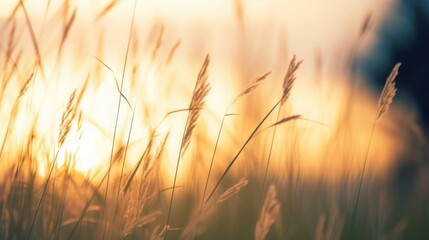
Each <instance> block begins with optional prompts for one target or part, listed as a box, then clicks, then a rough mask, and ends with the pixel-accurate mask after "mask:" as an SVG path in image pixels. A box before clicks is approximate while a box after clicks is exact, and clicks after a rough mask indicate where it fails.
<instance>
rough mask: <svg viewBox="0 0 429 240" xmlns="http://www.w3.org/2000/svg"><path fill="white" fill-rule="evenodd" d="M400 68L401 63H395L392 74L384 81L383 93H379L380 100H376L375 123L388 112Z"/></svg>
mask: <svg viewBox="0 0 429 240" xmlns="http://www.w3.org/2000/svg"><path fill="white" fill-rule="evenodd" d="M400 66H401V63H397V64H396V65H395V66H394V67H393V70H392V72H391V73H390V75H389V77H388V78H387V80H386V83H385V85H384V88H383V91H382V92H381V95H380V98H379V100H378V110H377V121H378V120H380V119H381V118H382V117H383V115H384V114H385V113H386V112H387V110H389V106H390V104H391V103H392V100H393V97H395V94H396V86H395V78H396V76H397V75H398V72H399V67H400Z"/></svg>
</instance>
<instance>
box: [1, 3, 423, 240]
mask: <svg viewBox="0 0 429 240" xmlns="http://www.w3.org/2000/svg"><path fill="white" fill-rule="evenodd" d="M139 4H141V3H140V2H139V1H134V2H133V4H131V5H126V3H125V2H122V1H116V0H112V1H109V2H106V3H105V4H103V5H101V6H99V7H100V8H99V9H93V10H92V11H93V12H91V14H90V15H85V16H86V18H89V19H85V18H83V17H82V16H84V15H81V14H82V13H81V11H80V9H79V8H75V7H74V5H73V3H72V1H64V2H62V3H61V4H59V5H55V4H54V2H52V3H51V1H47V2H46V8H45V9H44V10H43V11H45V14H44V15H43V21H38V20H37V19H36V18H35V17H34V18H33V16H32V13H33V12H32V11H29V10H31V9H28V8H27V4H26V2H25V1H21V0H20V1H17V3H16V5H15V7H14V8H13V9H11V12H10V13H9V14H8V16H9V18H8V19H7V20H5V21H2V22H1V25H0V30H1V32H2V33H5V34H4V36H1V37H0V66H1V69H0V71H1V72H2V74H1V75H0V81H1V84H0V86H1V89H0V94H1V95H0V120H1V123H3V124H1V126H0V144H1V149H0V174H1V176H2V178H1V179H0V239H152V240H155V239H257V240H262V239H320V240H322V239H425V238H427V237H428V236H429V233H428V232H427V228H426V227H425V226H426V225H425V224H427V222H428V221H429V220H428V219H429V214H427V208H428V206H427V205H428V204H427V196H426V195H425V194H426V192H425V191H423V190H422V191H420V192H419V191H416V192H413V194H414V195H412V196H411V197H412V198H413V199H414V200H413V201H411V203H410V204H409V205H406V206H404V209H406V211H404V212H397V211H396V209H395V208H394V207H393V206H396V204H397V199H395V197H394V195H393V194H392V193H391V192H392V191H394V190H395V189H396V188H395V186H394V185H393V186H392V185H389V184H390V181H389V176H390V174H391V172H392V171H394V169H393V170H392V169H391V167H390V166H389V165H394V161H395V160H396V159H395V157H394V156H392V155H394V154H407V153H413V151H414V149H408V148H405V149H402V150H399V148H400V147H398V149H395V147H397V146H402V144H403V142H402V139H401V137H403V136H406V137H408V135H407V134H405V133H404V132H405V131H406V130H403V129H404V128H405V127H406V126H404V124H406V123H408V122H406V121H405V120H404V119H403V118H401V117H399V118H397V117H396V115H395V114H394V113H397V112H400V113H401V114H405V113H407V111H406V110H404V109H402V108H401V107H400V105H399V104H398V105H396V102H393V97H394V95H395V93H396V87H395V77H396V75H397V74H398V69H399V64H398V65H396V66H395V67H394V69H393V71H392V73H391V75H390V76H389V77H388V79H387V81H386V85H385V87H384V89H383V90H382V93H381V96H380V97H377V96H376V95H372V94H371V91H370V90H369V89H368V88H363V89H364V90H362V89H360V90H359V89H357V87H359V84H358V83H356V82H354V85H353V89H350V88H349V87H350V86H349V85H346V86H342V87H341V88H340V90H341V93H342V94H344V96H342V97H340V98H335V97H336V95H335V93H334V90H332V91H331V92H330V94H331V95H330V96H329V97H327V98H321V99H317V96H319V95H317V94H315V92H314V91H313V89H308V90H306V91H304V92H301V90H302V86H303V85H302V83H303V82H305V81H307V80H309V79H307V74H306V72H305V71H308V69H307V68H305V65H306V64H302V63H303V61H302V60H297V58H296V57H295V56H292V57H290V58H289V57H284V58H285V59H287V60H285V61H284V62H283V61H282V62H280V63H278V64H277V63H276V64H273V66H272V68H271V69H264V71H262V72H265V74H262V75H258V72H259V73H260V68H259V67H255V69H253V68H246V67H245V68H243V66H246V64H249V65H250V63H251V60H249V59H248V57H247V58H246V57H245V56H246V53H247V52H246V51H247V50H248V48H247V46H246V44H243V45H242V46H240V49H238V50H239V51H238V52H240V53H243V56H244V57H242V58H239V61H238V62H237V64H236V65H234V66H229V67H230V68H231V69H234V70H235V71H236V72H241V73H242V75H240V74H237V73H234V72H232V71H231V72H228V74H227V76H223V75H221V74H219V72H220V71H219V68H218V67H219V66H220V67H222V66H223V65H227V64H229V62H228V63H226V62H223V60H225V59H222V57H219V55H217V52H210V55H209V54H207V55H206V56H205V59H204V61H203V63H202V65H201V60H202V59H203V58H204V55H201V56H200V54H199V52H198V51H196V50H195V49H192V51H190V50H189V49H187V48H186V46H189V45H187V44H186V43H187V42H189V41H193V39H192V38H193V37H192V36H181V37H176V36H174V34H171V32H174V29H173V27H171V26H170V25H169V24H166V23H158V22H157V24H154V25H153V26H152V30H151V29H147V28H142V27H141V26H140V24H142V23H141V19H142V18H141V17H142V16H139V15H137V12H136V9H138V8H139V7H141V6H142V5H139ZM232 4H234V5H233V6H234V7H235V8H234V10H235V14H236V16H235V17H236V21H237V23H238V30H239V31H237V32H239V33H238V34H240V36H241V37H242V39H246V36H247V35H246V34H247V33H246V31H248V27H249V26H247V24H248V23H247V22H246V19H247V18H248V15H246V14H247V12H246V3H245V2H244V1H239V0H237V1H233V3H232ZM127 6H128V7H129V8H126V7H127ZM120 8H122V9H125V8H126V9H127V10H126V11H127V12H128V13H132V15H131V16H128V15H127V19H128V20H130V21H127V23H126V24H125V25H124V26H126V31H125V32H126V34H125V35H123V36H122V35H121V34H120V32H121V30H122V29H113V30H112V29H110V27H112V28H113V26H111V25H109V24H110V23H111V22H109V18H110V17H111V14H112V15H113V14H115V11H116V10H118V9H120ZM55 10H57V11H55ZM51 12H52V13H51ZM58 13H63V14H58ZM124 19H125V18H124ZM143 19H144V18H143ZM82 20H83V22H84V25H89V26H90V28H94V29H97V30H99V29H101V30H100V31H101V32H100V33H96V34H97V36H100V37H99V38H96V39H88V38H86V37H85V36H84V35H86V34H83V33H82V32H81V28H82ZM369 24H370V22H369V17H368V18H367V20H366V21H365V22H364V24H363V27H362V28H361V29H360V32H359V29H358V30H357V32H358V36H359V39H358V43H359V44H360V41H361V38H362V37H363V35H364V34H366V32H367V31H368V29H369ZM109 31H114V35H117V36H119V35H120V36H119V39H120V40H122V41H120V40H117V41H118V42H114V43H115V44H112V41H109V40H110V39H109V37H106V36H109V35H104V34H107V33H109ZM140 31H141V32H140ZM142 32H143V33H144V34H143V35H144V36H146V39H145V38H144V37H143V38H142V37H141V36H142ZM172 35H173V36H172ZM91 36H92V35H91ZM249 36H250V35H249ZM177 39H179V40H177ZM197 40H198V41H204V39H202V38H201V39H197ZM207 42H209V41H207ZM80 44H83V45H82V46H81V45H80ZM91 44H93V45H91ZM80 48H82V49H84V50H82V49H80ZM195 48H197V47H195ZM79 49H80V50H79ZM92 49H95V50H94V52H93V50H92ZM194 50H195V52H196V53H195V52H193V51H194ZM203 50H206V49H204V48H203ZM262 50H264V49H262ZM201 51H202V50H201ZM267 51H268V50H267ZM356 51H358V49H357V46H352V51H351V52H352V55H355V54H356ZM114 53H115V54H116V53H119V54H120V57H118V55H115V54H114ZM188 54H189V55H191V54H194V57H189V56H188ZM204 54H206V53H204ZM197 55H198V56H197ZM209 56H210V57H209ZM258 56H259V55H258ZM258 56H256V57H258ZM261 56H262V54H261ZM351 57H355V56H351ZM194 58H195V59H194ZM321 61H322V60H320V62H321ZM267 62H270V61H267ZM306 63H307V61H306ZM262 66H263V65H262ZM279 66H282V67H279ZM319 67H320V69H316V71H318V72H321V71H322V70H323V69H322V67H321V64H320V65H319ZM118 69H120V70H119V71H118ZM104 70H107V71H104ZM285 70H286V73H285V74H284V75H283V73H284V71H285ZM118 72H120V73H121V77H120V78H117V77H116V73H118ZM243 72H244V74H243ZM345 75H346V76H349V73H347V74H345ZM195 76H196V82H194V80H193V79H195ZM255 76H258V77H256V78H255ZM320 77H321V75H320ZM112 78H113V80H112ZM223 78H226V79H223ZM241 78H244V79H246V81H247V79H253V80H252V81H249V83H247V82H244V83H243V82H240V80H241ZM310 80H311V79H310ZM319 81H322V79H319ZM220 82H226V83H227V84H226V85H221V83H220ZM326 84H327V85H328V83H326ZM240 85H243V86H244V87H243V90H241V91H236V89H240V87H241V86H240ZM192 86H193V88H192ZM219 86H220V87H219ZM323 87H325V86H320V89H318V90H320V91H322V88H323ZM328 87H332V89H334V87H333V86H330V85H328ZM219 88H220V89H221V94H219V93H218V92H217V91H218V89H219ZM73 89H76V90H73ZM279 89H280V90H279ZM398 91H400V89H399V90H398ZM352 92H354V94H353V95H352V94H351V93H352ZM229 93H232V96H235V97H231V96H230V94H229ZM300 94H303V95H305V96H304V99H307V100H308V101H311V100H312V99H317V100H320V101H325V100H326V101H327V100H329V99H330V97H332V98H334V99H335V100H336V101H337V102H336V104H326V105H321V106H323V108H322V110H321V111H322V112H323V113H324V114H327V115H329V113H330V112H331V110H333V108H338V109H334V110H336V111H335V112H336V113H337V112H339V115H338V116H337V117H335V121H330V122H325V120H324V119H323V118H322V117H321V118H320V119H318V118H314V117H313V116H307V115H306V114H305V113H301V112H300V111H303V112H306V110H307V109H305V108H304V107H302V105H300V104H302V102H299V101H297V100H296V99H297V97H300ZM315 95H317V96H315ZM320 95H322V94H320ZM213 99H214V100H213ZM298 99H299V98H298ZM377 99H379V100H378V104H377ZM225 100H226V101H225ZM231 100H232V101H231ZM343 100H344V102H343ZM124 101H125V102H126V105H125V107H124V104H123V103H124ZM338 101H339V103H338ZM224 102H226V104H225V105H224V104H223V103H224ZM337 103H338V104H337ZM217 104H218V105H217ZM214 105H216V106H217V107H218V108H220V110H219V109H217V108H214V107H213V106H214ZM297 106H298V108H297ZM304 106H305V105H304ZM297 109H298V110H297ZM389 109H390V110H389ZM218 110H219V111H218ZM276 110H277V114H273V113H275V111H276ZM388 110H389V111H391V113H393V114H390V113H389V112H388ZM373 114H375V116H376V117H375V120H374V119H368V118H367V117H366V116H372V115H373ZM368 136H369V138H368ZM314 137H316V140H315V141H316V143H317V144H316V145H315V144H312V143H311V142H314V139H313V138H314ZM94 139H95V140H94ZM91 141H94V142H96V144H95V145H91ZM385 146H389V147H387V148H385ZM370 150H371V151H370ZM410 155H411V154H410ZM378 158H380V159H387V160H386V161H388V162H387V163H386V162H384V165H383V164H379V165H377V162H378V161H377V160H378ZM95 161H100V163H99V164H98V165H97V166H96V167H88V168H85V167H87V166H89V164H92V163H94V162H95ZM312 161H314V162H313V163H314V164H319V165H316V170H314V169H312V168H311V167H312V166H313V165H312V164H309V162H310V163H312ZM82 169H83V170H82ZM417 178H418V177H417ZM418 179H420V178H418ZM416 184H417V185H419V184H421V183H420V182H419V181H417V183H416ZM419 186H420V185H419ZM392 188H393V189H394V190H392ZM414 203H418V204H414ZM416 206H418V207H421V208H422V209H416V208H417V207H416ZM420 210H421V211H420ZM425 211H426V212H425Z"/></svg>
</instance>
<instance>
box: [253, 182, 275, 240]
mask: <svg viewBox="0 0 429 240" xmlns="http://www.w3.org/2000/svg"><path fill="white" fill-rule="evenodd" d="M280 208H281V205H280V202H279V201H278V199H277V189H276V187H275V186H274V185H271V186H270V187H269V188H268V192H267V195H266V197H265V201H264V205H263V206H262V209H261V214H260V216H259V219H258V222H257V223H256V227H255V240H263V239H265V237H266V236H267V234H268V232H269V231H270V228H271V226H272V225H273V224H274V222H276V220H277V218H278V217H279V215H280Z"/></svg>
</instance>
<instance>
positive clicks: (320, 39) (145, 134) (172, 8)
mask: <svg viewBox="0 0 429 240" xmlns="http://www.w3.org/2000/svg"><path fill="white" fill-rule="evenodd" d="M23 3H24V5H25V8H26V10H27V14H28V17H29V18H30V21H31V30H32V31H33V32H34V37H35V38H36V39H35V40H36V41H37V45H38V49H37V51H39V52H38V53H37V51H36V49H35V47H34V41H33V40H32V36H31V31H30V26H29V25H28V24H27V23H26V20H25V18H26V17H25V15H24V13H23V11H22V8H18V11H17V12H16V13H15V14H14V15H13V16H12V18H11V14H12V12H13V10H14V8H15V6H16V5H17V1H7V2H6V3H3V4H2V8H1V10H0V16H1V27H2V32H3V33H8V32H10V31H11V29H12V28H13V26H16V33H15V34H16V37H15V39H12V40H11V41H13V43H12V44H13V45H14V46H15V49H16V50H14V51H13V52H8V44H9V43H8V42H10V40H9V38H8V36H9V35H8V34H2V36H1V38H0V44H1V45H0V46H1V50H2V53H1V54H2V55H1V61H2V62H1V63H2V64H4V66H5V68H6V69H12V68H13V64H14V61H17V62H16V71H15V72H14V74H12V75H11V77H10V79H9V83H8V84H7V85H6V86H5V89H4V91H3V92H2V94H3V96H2V99H1V100H2V103H1V104H2V108H1V110H0V114H1V115H0V118H1V121H2V122H4V123H7V122H9V121H10V119H12V120H13V123H11V124H12V125H11V126H12V128H11V129H13V130H12V131H9V132H8V130H7V129H8V127H7V125H6V124H2V127H1V128H0V133H1V136H4V135H5V134H6V132H8V133H7V143H6V144H5V146H4V153H3V155H8V156H14V155H17V154H18V155H19V153H20V151H22V149H20V148H19V147H18V148H17V147H16V146H24V145H25V144H26V142H27V141H28V140H29V138H31V137H33V138H35V139H36V141H35V142H37V145H36V146H32V147H33V148H34V149H33V151H34V152H35V153H34V154H35V156H37V158H38V161H39V164H40V166H39V169H40V170H39V173H40V174H42V175H45V174H46V171H48V170H49V168H50V165H51V163H52V161H53V160H52V159H55V158H56V157H55V155H56V154H57V152H58V157H57V158H56V164H57V166H58V168H61V167H63V166H65V165H66V164H69V165H71V166H73V168H74V169H75V170H77V171H79V172H81V173H83V174H84V175H86V174H89V175H91V176H94V175H96V173H97V172H100V171H105V170H107V168H108V166H109V165H110V162H111V161H115V159H114V158H115V153H116V152H117V151H119V150H120V148H121V147H123V146H126V145H128V149H127V156H126V164H125V165H126V167H127V168H128V169H129V168H132V167H133V166H134V165H135V164H136V162H138V159H139V158H140V155H141V154H142V151H143V150H144V148H145V147H146V145H147V141H148V139H150V136H151V134H152V132H153V131H154V130H156V131H157V132H156V134H157V137H156V138H155V139H157V142H156V145H157V146H158V147H159V146H160V144H161V143H162V140H163V138H164V137H165V136H166V135H167V134H169V137H168V142H167V145H166V149H167V150H168V151H166V156H164V158H163V161H164V168H165V171H166V172H168V173H169V174H165V176H171V175H172V174H173V173H174V170H175V166H176V160H177V159H176V157H177V155H178V154H179V149H180V144H181V137H182V134H183V130H184V125H185V120H186V115H187V113H186V111H179V112H177V113H173V114H168V113H169V112H172V111H176V110H180V109H186V108H187V107H188V104H189V101H190V99H191V95H192V88H193V85H194V82H195V79H196V77H197V74H198V71H199V69H200V66H201V64H202V61H203V59H204V56H205V54H206V53H209V54H210V57H211V62H210V66H209V82H210V84H211V86H212V89H211V91H210V93H209V96H208V98H207V107H206V108H205V109H204V111H203V112H202V116H201V119H200V120H199V121H198V125H197V133H196V134H195V139H194V140H193V144H191V149H190V152H189V153H187V154H185V156H184V160H183V162H182V163H181V165H180V175H181V176H186V175H187V174H186V173H187V171H188V170H187V169H189V164H191V165H192V163H189V161H191V159H192V158H194V157H195V156H200V155H201V154H202V157H203V159H201V161H202V162H203V163H202V166H203V167H204V168H207V164H208V162H209V160H210V158H211V155H212V154H211V153H212V151H213V148H214V143H215V141H216V138H217V134H218V131H219V128H220V123H221V121H222V118H223V115H224V114H234V115H233V116H229V117H227V118H226V120H225V126H224V129H223V132H222V134H221V136H220V140H221V144H220V145H219V146H218V147H219V149H218V157H217V160H218V161H219V163H218V164H219V165H220V166H219V167H217V168H218V169H222V168H223V167H224V166H225V164H226V163H227V162H228V161H229V159H230V158H231V157H232V156H233V154H235V152H236V149H238V148H239V146H241V145H242V144H243V143H244V141H245V140H246V138H247V137H248V136H249V134H250V133H251V130H252V129H253V128H254V127H255V126H256V124H257V123H258V122H259V121H260V119H262V117H263V116H264V114H265V113H266V112H267V111H268V110H269V108H270V107H271V106H273V104H274V103H275V102H276V101H277V100H278V98H279V97H280V96H281V91H282V90H281V84H282V80H283V76H284V74H285V71H286V69H287V66H288V63H289V61H290V59H291V56H292V55H293V54H296V55H297V57H298V58H299V59H303V60H304V63H303V65H302V67H301V68H300V69H299V71H298V74H297V81H296V83H295V86H294V88H293V91H292V94H291V97H290V99H289V100H288V103H287V104H286V105H285V106H283V107H282V112H281V113H280V115H279V117H285V116H288V115H296V114H299V115H302V119H301V120H297V121H294V122H293V123H286V124H284V125H280V126H278V127H277V129H276V137H275V139H274V140H275V141H274V142H275V143H274V145H273V146H274V148H273V150H274V151H275V152H276V151H277V153H278V154H273V156H276V157H274V158H275V159H276V161H275V164H277V165H279V166H282V167H285V168H287V166H285V165H288V164H289V163H288V162H289V161H291V160H290V159H288V158H289V157H293V156H284V155H283V154H281V151H282V150H284V147H286V149H289V150H290V151H292V148H295V147H296V148H298V152H299V162H300V165H301V170H302V172H303V173H308V174H310V175H312V174H314V173H316V174H317V172H319V171H320V170H321V169H324V167H323V166H329V167H330V168H331V167H332V169H337V170H336V171H341V169H343V168H342V167H343V166H344V165H348V164H358V166H359V165H360V162H361V160H362V159H363V158H364V153H365V151H366V147H367V143H368V140H369V138H370V130H371V127H372V123H373V121H374V117H375V111H376V107H377V102H376V99H377V96H374V95H373V94H372V91H371V90H370V89H369V88H367V87H365V86H364V85H362V84H360V82H361V81H360V79H359V77H358V76H350V75H349V74H348V70H347V68H348V63H349V58H350V54H353V51H355V50H358V53H360V52H363V51H364V49H365V46H367V45H369V44H370V43H371V41H372V40H373V39H374V34H373V31H374V29H376V27H377V23H378V22H379V20H380V18H381V17H382V16H383V15H384V9H385V8H386V7H387V6H388V3H389V1H378V2H377V3H376V4H374V3H373V2H372V1H369V0H367V1H347V2H344V3H341V2H338V1H332V0H326V1H315V0H314V1H297V0H296V1H269V2H266V1H263V2H261V1H240V0H236V1H226V0H225V1H216V3H214V2H210V1H197V0H195V1H191V0H188V1H137V5H136V6H137V7H136V15H135V20H134V25H133V29H132V38H131V41H130V48H129V55H128V58H127V64H126V69H125V73H123V70H124V69H123V66H124V61H125V55H126V52H127V42H128V32H129V28H130V26H131V20H132V13H133V1H107V0H103V1H101V0H100V1H83V0H82V1H80V0H75V1H65V2H60V1H23ZM65 6H67V8H65ZM108 6H110V7H108ZM338 9H341V10H340V11H339V10H338ZM74 11H76V13H75V14H76V15H75V17H74V19H73V21H72V24H71V25H70V26H71V27H70V30H69V32H68V33H67V37H66V38H65V41H64V43H63V45H61V38H62V36H63V34H64V29H65V28H66V27H67V24H68V23H69V21H70V19H72V16H73V12H74ZM373 12H376V13H377V14H373V17H372V19H371V20H372V21H373V26H375V27H374V28H373V29H371V30H369V31H368V32H366V33H365V36H364V37H363V38H360V37H359V34H361V33H360V27H361V25H362V23H363V22H364V20H365V17H366V16H367V15H368V14H369V13H373ZM60 46H62V47H61V48H60ZM37 54H40V63H41V66H42V67H43V69H42V68H39V67H37ZM35 59H36V62H35ZM18 60H19V62H18ZM34 64H36V67H34V66H35V65H34ZM339 69H340V70H339ZM268 71H271V72H272V74H271V75H270V76H269V77H268V79H267V80H266V81H265V82H264V83H263V84H262V86H260V88H259V89H258V90H257V91H255V93H253V94H252V95H250V96H248V97H247V96H246V98H243V99H240V101H239V102H237V103H235V104H234V105H233V106H230V105H229V104H231V102H232V100H234V98H235V96H236V95H237V94H239V92H240V91H242V90H243V89H244V88H245V86H246V85H247V84H248V83H250V81H252V80H253V79H255V78H257V77H258V76H261V75H263V74H264V73H266V72H268ZM32 73H34V77H33V78H32V79H31V80H30V83H29V86H28V90H27V91H26V92H25V94H24V95H23V96H22V97H20V98H17V96H18V93H19V91H20V89H21V88H22V86H23V85H24V84H25V83H24V81H23V79H26V78H28V77H29V76H30V75H31V74H32ZM86 81H87V83H85V82H86ZM121 85H122V86H121ZM83 86H84V87H85V89H83V90H82V87H83ZM121 87H122V93H123V96H124V97H122V98H121V100H120V108H119V111H118V103H119V92H118V90H119V89H120V88H121ZM75 89H76V93H77V94H79V93H81V92H82V91H84V92H83V93H82V94H83V95H82V99H81V101H80V102H79V106H78V113H77V114H80V115H81V119H80V122H79V120H78V119H77V118H76V119H75V120H74V121H73V122H72V124H71V128H70V131H69V133H68V134H67V136H66V139H65V141H64V143H63V144H62V145H59V144H58V136H59V134H60V123H61V117H62V116H63V112H64V111H66V108H67V103H68V100H69V96H70V94H71V93H72V92H73V91H74V90H75ZM351 95H353V96H351ZM349 99H352V100H351V101H349ZM14 105H15V107H14ZM14 108H17V109H14ZM227 110H228V112H227ZM11 112H16V113H14V114H11ZM167 114H168V116H167V117H165V116H166V115H167ZM275 115H276V114H273V116H272V118H270V119H269V121H268V122H267V123H266V124H265V125H266V126H269V125H270V124H272V123H274V122H275V120H276V119H275ZM346 116H348V117H346ZM131 122H132V125H131ZM394 122H395V119H394V118H392V117H387V118H386V119H385V120H383V122H382V123H381V124H380V125H381V126H380V127H379V129H378V130H377V131H376V132H375V136H374V139H376V141H374V144H373V145H372V146H371V151H370V153H371V154H370V159H371V161H372V162H374V164H382V165H380V166H383V164H386V162H389V160H392V158H393V156H395V155H396V154H398V152H395V151H393V150H392V149H399V150H397V151H400V148H398V147H396V146H399V145H401V143H400V142H398V140H396V139H397V138H396V137H395V136H394V135H395V134H398V133H397V132H396V133H392V129H390V130H388V129H389V126H395V123H394ZM115 126H116V128H115ZM390 128H391V127H390ZM262 129H263V128H262ZM272 129H273V128H270V129H268V130H264V131H263V132H261V133H259V134H258V137H257V138H256V139H255V141H253V142H254V143H252V144H251V145H249V149H248V150H247V151H248V153H247V154H249V155H251V156H252V155H254V157H252V158H258V157H261V156H262V155H264V154H267V152H266V151H265V150H262V148H265V147H266V146H267V145H270V144H272V143H270V142H269V139H271V136H272V134H273V130H272ZM344 129H346V130H344ZM113 139H115V140H114V141H115V142H114V146H113V151H112V142H113ZM2 141H4V140H2ZM194 142H195V143H194ZM293 146H294V147H293ZM329 148H330V149H329ZM349 151H352V152H353V154H350V153H349ZM261 154H262V155H261ZM350 156H353V159H349V158H350ZM295 157H298V156H295ZM2 158H3V156H2ZM10 159H13V157H11V158H10ZM287 159H288V160H287ZM326 159H330V162H327V161H326ZM243 160H244V159H243ZM5 161H6V160H3V159H2V162H5ZM12 162H13V161H12ZM244 162H245V161H243V163H238V164H245V163H244ZM2 164H5V163H2ZM261 164H262V163H261ZM262 165H263V164H262ZM331 173H332V175H337V174H338V173H336V172H335V171H333V172H331ZM202 175H203V176H204V175H205V174H202ZM165 176H163V177H165Z"/></svg>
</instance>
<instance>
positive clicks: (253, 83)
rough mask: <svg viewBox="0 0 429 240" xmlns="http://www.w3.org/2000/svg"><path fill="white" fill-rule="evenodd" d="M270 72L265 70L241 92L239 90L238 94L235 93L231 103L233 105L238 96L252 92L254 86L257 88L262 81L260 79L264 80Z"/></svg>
mask: <svg viewBox="0 0 429 240" xmlns="http://www.w3.org/2000/svg"><path fill="white" fill-rule="evenodd" d="M270 74H271V72H267V73H265V74H264V75H262V76H260V77H258V78H256V79H255V80H253V81H252V82H251V83H250V84H249V86H247V88H246V89H245V90H244V91H243V92H241V93H240V94H238V95H237V97H235V99H234V101H232V104H231V105H233V104H234V103H235V102H237V100H238V99H239V98H241V97H243V96H245V95H248V94H250V93H252V92H253V91H254V90H255V89H256V88H258V86H259V85H260V84H261V83H262V81H264V80H265V79H266V78H267V77H268V76H269V75H270Z"/></svg>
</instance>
